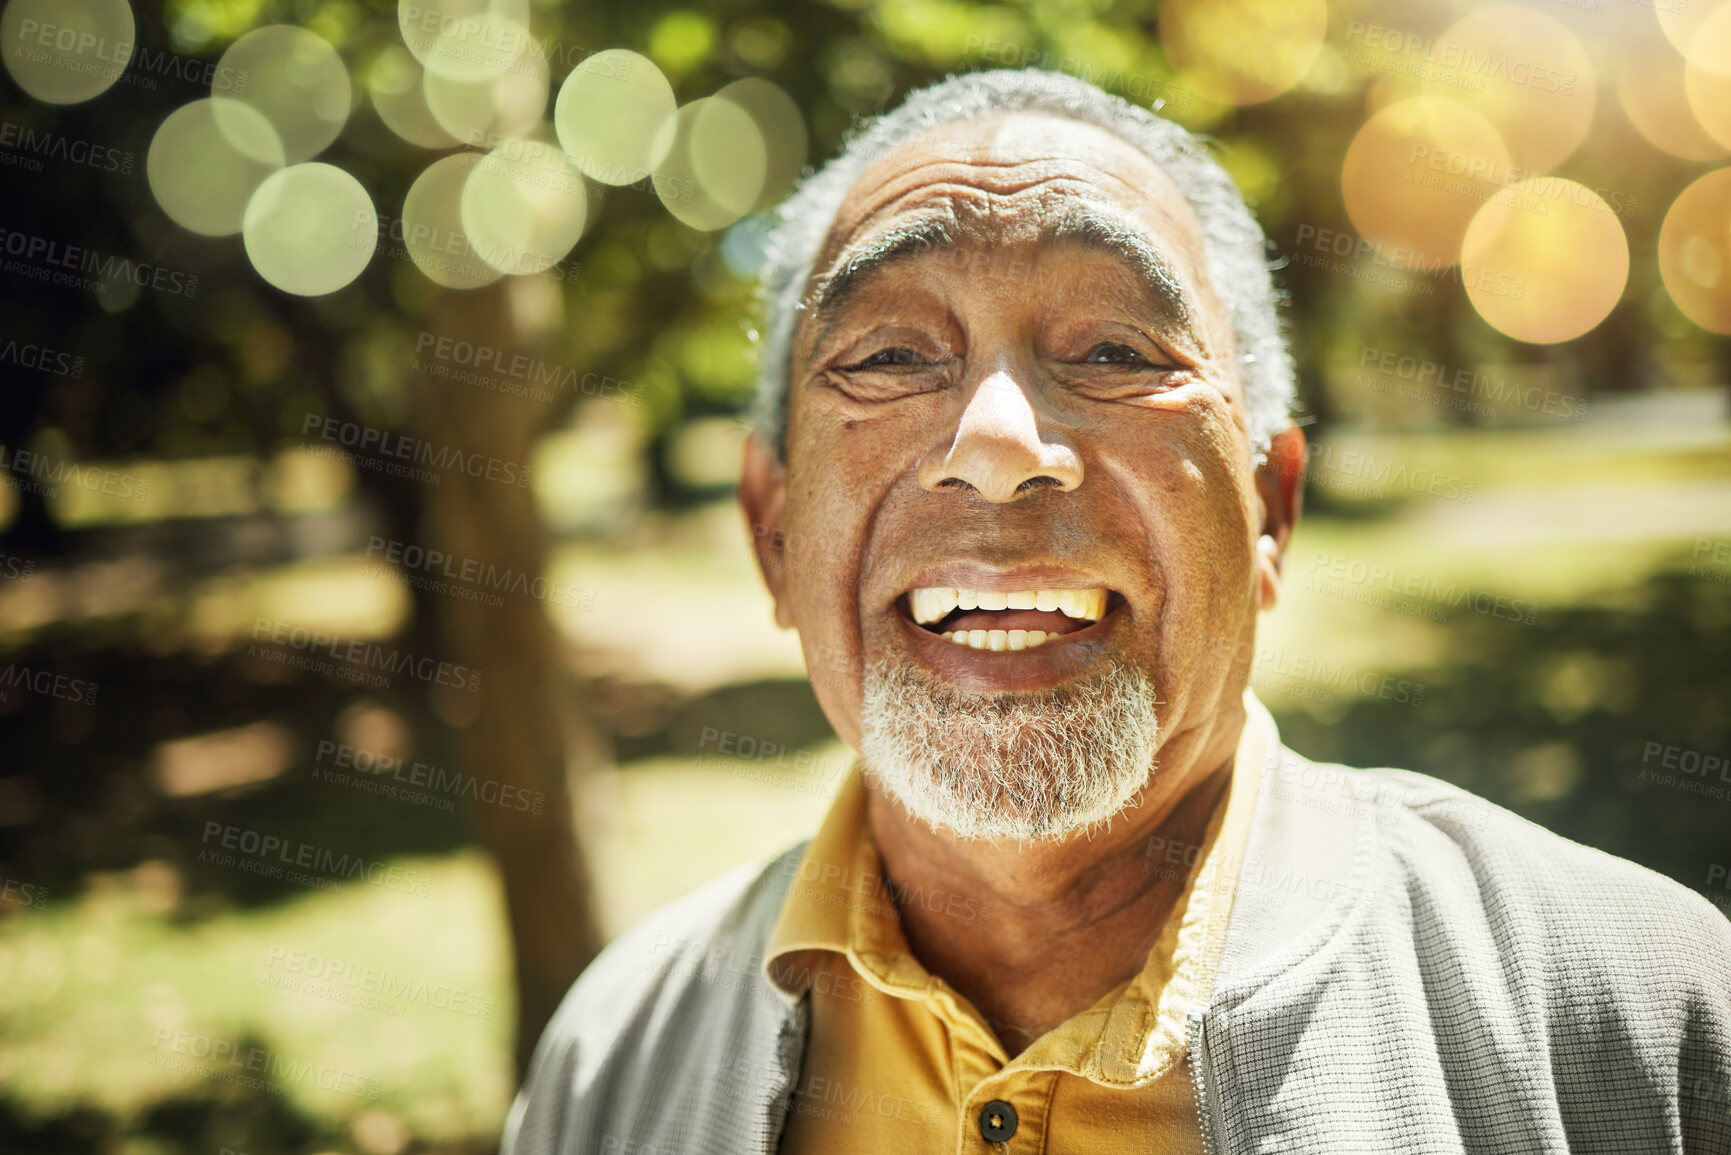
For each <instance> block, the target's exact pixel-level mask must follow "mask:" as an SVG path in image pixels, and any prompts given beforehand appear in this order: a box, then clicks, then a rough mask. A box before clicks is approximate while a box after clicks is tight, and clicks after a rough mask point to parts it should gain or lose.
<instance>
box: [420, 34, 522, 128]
mask: <svg viewBox="0 0 1731 1155" xmlns="http://www.w3.org/2000/svg"><path fill="white" fill-rule="evenodd" d="M549 83H550V81H549V77H548V69H547V57H546V54H545V53H544V52H543V50H542V49H541V46H540V45H539V44H535V43H533V42H531V43H530V44H529V46H528V48H526V49H525V51H524V53H523V54H522V55H521V56H518V57H516V58H515V59H514V60H513V61H512V62H511V64H510V66H509V67H507V68H505V69H502V70H500V71H499V72H496V73H493V74H490V75H487V76H483V77H481V78H480V79H476V80H455V79H452V78H451V77H449V76H445V75H443V74H441V73H437V72H428V73H427V74H426V75H425V76H423V77H422V79H421V90H422V95H423V98H424V99H425V100H426V103H427V109H428V111H429V112H430V113H431V114H432V116H433V119H434V120H435V121H437V122H438V124H439V127H441V128H443V129H444V130H445V131H446V132H448V133H450V134H451V135H452V136H453V137H455V138H456V139H458V140H459V141H462V142H463V143H465V144H470V145H475V146H477V147H482V148H486V147H491V146H492V145H493V144H494V143H496V142H497V141H498V140H499V139H501V138H504V137H515V136H522V135H524V134H526V133H527V132H528V131H529V130H530V129H531V128H533V127H534V126H535V125H536V124H537V123H538V122H539V121H540V120H541V117H542V114H544V113H545V112H546V111H547V91H548V87H549Z"/></svg>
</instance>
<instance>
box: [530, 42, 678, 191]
mask: <svg viewBox="0 0 1731 1155" xmlns="http://www.w3.org/2000/svg"><path fill="white" fill-rule="evenodd" d="M677 114H678V105H677V103H676V102H675V101H674V99H673V86H672V85H670V84H668V83H667V78H666V77H665V76H663V75H662V74H661V70H660V69H659V68H657V67H655V63H654V62H653V61H651V60H650V59H649V58H648V57H646V56H640V55H638V54H637V53H635V52H632V51H630V50H629V49H625V48H609V49H606V50H605V51H602V52H596V53H593V54H591V55H589V56H585V57H584V58H583V60H582V62H581V63H580V64H578V65H577V67H576V68H574V69H572V70H571V75H569V76H567V77H566V78H565V83H564V84H562V85H561V86H560V88H559V99H558V101H556V102H555V104H554V106H553V126H554V128H555V129H556V130H557V131H558V133H559V143H560V145H561V146H563V147H564V149H565V151H566V152H567V153H569V154H570V156H571V162H572V163H573V164H575V165H576V166H577V168H578V170H579V171H580V172H582V174H583V175H584V176H586V177H588V178H590V179H591V180H596V181H600V182H601V183H602V184H610V185H626V184H632V183H634V182H636V181H640V180H642V179H643V178H645V177H647V176H648V175H649V174H650V173H652V172H654V171H655V169H656V167H657V166H658V165H660V164H661V162H662V160H663V159H665V158H666V156H667V153H668V150H669V149H671V148H672V147H673V138H674V135H675V133H674V131H673V129H674V120H675V117H676V116H677Z"/></svg>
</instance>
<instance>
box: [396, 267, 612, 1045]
mask: <svg viewBox="0 0 1731 1155" xmlns="http://www.w3.org/2000/svg"><path fill="white" fill-rule="evenodd" d="M527 280H529V282H530V283H529V285H528V286H526V287H523V288H524V291H527V292H529V293H533V292H537V291H540V290H542V289H545V288H547V287H549V286H548V285H547V284H546V283H545V282H535V281H534V280H533V279H532V278H530V279H527ZM519 288H520V285H519V284H512V285H509V286H507V285H502V284H497V285H493V286H489V287H487V288H485V289H480V290H475V291H469V292H443V293H441V294H440V295H439V298H438V299H437V302H436V304H435V305H434V307H433V309H432V311H431V316H430V317H429V325H430V331H431V332H433V333H434V334H436V335H437V336H438V337H441V338H443V337H449V338H451V339H452V340H453V341H472V342H474V343H475V344H476V345H477V346H484V347H487V348H491V349H498V350H502V351H507V355H509V354H511V353H516V352H519V351H521V352H525V353H531V354H533V352H534V349H533V348H532V346H533V345H534V344H535V343H536V342H535V340H534V339H533V336H532V335H531V334H526V333H525V332H524V331H523V330H524V329H525V328H526V326H524V325H520V324H516V323H514V322H513V308H512V305H513V301H514V300H515V301H518V303H519V304H520V303H521V300H520V298H521V296H522V292H520V291H519ZM543 303H544V302H543ZM415 376H416V380H415V381H413V383H412V384H413V387H414V388H415V389H416V390H417V391H419V392H420V394H421V395H420V396H419V397H417V404H416V410H417V412H418V413H419V414H420V415H421V417H422V420H423V427H422V436H424V437H425V438H426V440H428V441H429V442H431V443H432V447H433V451H434V452H435V453H439V452H440V451H442V450H444V449H446V448H447V447H448V448H451V449H457V450H460V451H462V452H463V453H464V454H483V455H485V456H486V457H488V458H494V459H497V461H499V462H501V463H505V464H506V465H508V466H509V467H510V468H511V469H516V470H522V469H525V468H526V467H527V466H528V465H529V451H530V448H531V445H532V442H533V440H534V438H535V436H536V435H537V434H538V433H539V432H541V430H542V428H543V427H544V426H545V425H546V424H547V423H548V422H549V420H550V419H551V418H552V417H553V416H554V410H553V409H551V408H550V407H549V406H547V405H544V404H541V403H538V402H535V401H532V400H528V399H525V398H518V397H512V396H510V395H508V394H502V393H497V392H494V391H492V390H489V389H486V388H483V387H480V386H477V385H473V384H467V383H462V382H458V381H452V380H449V379H447V378H439V377H435V376H430V375H428V374H427V373H426V372H425V371H424V366H423V367H422V369H420V370H417V372H416V374H415ZM437 472H438V473H439V474H440V481H439V483H438V484H436V485H433V484H430V483H429V484H428V485H427V487H426V524H425V525H424V526H423V527H422V532H421V539H420V544H422V545H424V546H426V547H427V548H428V549H438V550H441V551H443V552H444V553H445V554H446V555H448V556H449V557H450V558H452V559H454V560H453V561H451V562H450V563H447V572H450V573H458V572H460V570H461V567H462V566H464V565H465V564H467V563H470V562H473V563H474V566H475V567H476V568H477V569H481V570H485V567H487V566H489V565H490V566H492V567H494V571H493V573H494V574H500V573H506V572H509V573H511V574H521V575H526V581H525V582H524V583H518V582H516V581H509V582H507V583H505V587H504V588H501V587H500V586H499V585H497V584H495V583H494V582H492V581H491V580H489V579H486V578H483V579H482V580H480V581H478V582H473V583H469V584H470V585H471V586H473V587H475V588H478V589H480V590H482V591H484V592H486V593H489V594H496V595H497V596H498V597H500V598H503V600H504V604H503V605H502V606H496V605H488V604H485V602H483V601H479V600H473V599H470V598H465V597H458V596H450V595H448V594H440V595H437V596H435V597H434V598H433V601H434V602H435V603H437V614H438V623H439V631H438V632H439V635H440V637H441V639H442V643H443V646H444V652H443V654H442V656H443V657H445V658H446V659H448V660H451V661H456V662H461V663H463V664H465V665H468V666H470V667H472V668H475V669H479V670H480V671H481V689H480V691H479V692H478V693H470V692H465V691H448V690H444V689H441V691H440V693H441V694H442V695H443V697H441V698H440V699H438V703H439V705H440V710H439V712H440V713H441V715H442V716H443V717H445V719H446V720H447V721H448V722H449V723H450V724H452V725H453V726H454V727H455V729H456V735H455V742H456V748H457V750H458V752H459V754H460V756H461V759H462V763H463V765H464V766H465V767H466V768H467V769H468V770H469V771H470V772H471V773H473V774H474V775H475V776H476V777H477V778H480V779H481V780H483V781H487V780H489V779H490V780H493V781H496V782H498V783H500V784H501V785H502V786H505V787H516V788H517V789H519V790H521V791H523V792H525V793H524V794H522V795H517V794H511V795H508V796H509V797H510V799H511V804H509V805H504V804H500V805H490V804H487V803H485V802H476V803H475V804H474V813H475V818H476V821H477V825H478V827H479V830H480V832H481V837H482V840H483V843H484V844H485V846H486V848H487V850H488V851H489V852H490V853H491V855H492V856H493V859H494V861H495V862H496V863H497V864H498V867H499V872H500V875H501V878H502V880H503V884H504V892H505V904H506V910H507V914H508V917H509V921H510V929H511V942H512V947H513V951H514V955H515V960H514V961H515V969H516V980H517V992H518V1009H517V1023H516V1042H515V1050H514V1054H515V1059H516V1064H517V1075H518V1078H519V1079H521V1077H522V1076H523V1074H524V1072H525V1071H526V1070H527V1067H528V1060H529V1056H530V1055H531V1053H532V1052H533V1049H534V1046H535V1043H536V1041H537V1040H538V1039H539V1038H540V1035H541V1031H542V1028H544V1027H545V1026H546V1024H547V1020H548V1019H549V1018H550V1017H551V1016H552V1014H553V1011H554V1009H555V1008H556V1007H557V1005H558V1003H559V1000H560V999H561V998H562V997H563V996H564V994H565V992H566V990H567V989H568V988H569V987H570V985H571V983H572V981H573V980H574V979H575V978H576V977H577V975H578V974H579V973H580V972H581V971H582V969H583V967H584V966H585V965H587V964H588V962H589V960H590V959H591V958H593V957H594V956H595V954H596V952H597V951H598V950H599V949H600V947H601V933H600V929H599V926H598V923H597V920H596V917H595V903H594V898H593V891H592V883H591V878H590V874H589V870H588V867H587V864H586V863H585V861H584V857H583V854H582V851H581V848H580V847H579V845H578V842H577V835H576V829H575V823H574V814H573V801H572V791H571V789H570V786H569V783H570V776H569V774H568V771H575V772H576V773H578V774H581V773H583V772H584V771H586V770H587V769H588V768H589V767H588V765H574V766H573V765H568V762H567V748H568V746H567V738H569V739H570V740H571V741H570V743H569V749H570V750H571V752H572V754H573V755H574V759H573V761H587V760H593V759H594V758H595V757H596V749H597V747H596V743H595V741H594V731H593V727H592V725H591V723H590V721H589V719H588V718H587V716H586V714H585V712H584V711H583V710H582V708H581V704H580V703H579V702H577V701H575V700H574V699H573V698H572V696H571V695H570V694H569V693H568V691H567V682H566V679H565V678H564V677H563V674H562V671H561V668H560V663H559V658H558V653H557V648H556V645H555V635H554V630H553V624H552V622H551V621H550V620H549V618H548V610H549V606H548V604H547V603H546V602H544V601H542V600H538V599H537V598H535V597H533V596H530V595H529V594H528V593H525V592H514V591H513V589H512V588H510V587H516V591H521V590H522V589H523V586H524V585H528V586H529V587H531V588H534V587H535V585H536V579H537V578H539V577H541V575H542V574H543V573H544V569H545V563H546V560H547V546H548V541H547V535H546V531H545V529H544V528H543V526H542V523H541V520H540V517H539V515H538V513H537V511H536V508H535V502H534V494H533V492H532V491H531V490H530V489H529V488H527V487H526V486H523V485H519V484H516V483H514V482H513V481H509V480H506V479H505V477H504V476H503V474H502V473H501V475H500V476H496V477H493V478H489V477H487V476H486V471H485V470H482V471H481V475H480V476H472V475H471V474H469V473H468V472H465V471H462V470H459V469H455V468H452V469H445V470H440V471H437ZM451 584H452V585H457V584H460V583H458V582H455V581H453V582H451ZM523 798H527V799H531V800H533V799H542V800H543V801H542V802H541V804H540V806H539V807H538V813H537V812H531V811H529V810H522V809H517V808H516V806H517V805H518V804H519V802H520V800H521V799H523Z"/></svg>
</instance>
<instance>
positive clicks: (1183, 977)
mask: <svg viewBox="0 0 1731 1155" xmlns="http://www.w3.org/2000/svg"><path fill="white" fill-rule="evenodd" d="M1246 705H1247V706H1248V707H1249V709H1250V716H1249V719H1248V720H1247V722H1246V724H1245V727H1244V733H1243V735H1242V737H1241V738H1240V740H1239V745H1238V751H1237V754H1236V756H1235V759H1234V769H1233V771H1232V776H1231V781H1230V782H1229V784H1228V786H1227V789H1226V791H1225V792H1224V793H1223V795H1222V800H1221V802H1220V803H1218V804H1217V805H1216V807H1215V810H1214V813H1213V815H1212V817H1211V818H1210V819H1209V822H1208V825H1207V830H1206V834H1205V835H1204V838H1203V841H1202V843H1201V845H1200V847H1198V848H1197V849H1196V852H1195V853H1194V854H1191V853H1187V849H1188V848H1184V847H1178V846H1171V847H1168V846H1165V845H1164V844H1162V843H1159V842H1158V841H1157V840H1156V841H1151V842H1150V846H1149V853H1148V854H1147V855H1146V856H1145V862H1146V865H1147V869H1149V870H1169V871H1177V872H1180V873H1187V874H1188V879H1187V881H1186V883H1185V885H1184V889H1183V891H1182V893H1181V894H1180V895H1179V898H1178V900H1177V902H1176V903H1175V904H1174V906H1173V909H1172V913H1171V916H1170V918H1169V919H1168V921H1167V923H1166V926H1165V928H1164V929H1163V930H1162V932H1161V934H1160V937H1159V939H1158V941H1157V942H1156V943H1155V944H1154V948H1153V949H1152V950H1151V951H1150V952H1149V954H1148V961H1147V964H1146V965H1145V966H1144V967H1143V968H1142V971H1141V972H1140V973H1139V974H1137V975H1136V976H1135V977H1134V978H1131V979H1130V980H1128V981H1127V982H1125V983H1123V984H1121V985H1120V986H1118V987H1117V988H1115V989H1114V990H1112V991H1109V992H1108V993H1107V994H1105V995H1104V996H1102V997H1101V998H1100V999H1099V1001H1098V1002H1096V1003H1095V1004H1094V1005H1093V1006H1092V1007H1090V1008H1089V1009H1088V1010H1085V1011H1082V1012H1081V1013H1079V1014H1077V1015H1075V1016H1074V1017H1072V1018H1070V1019H1069V1020H1067V1021H1065V1022H1064V1023H1062V1024H1060V1025H1059V1026H1057V1027H1055V1028H1053V1029H1052V1030H1051V1031H1048V1032H1047V1033H1046V1034H1044V1035H1042V1036H1041V1037H1040V1038H1038V1039H1036V1040H1035V1041H1034V1042H1033V1043H1032V1044H1030V1045H1029V1047H1028V1048H1027V1050H1025V1051H1023V1052H1022V1053H1021V1054H1019V1055H1017V1056H1016V1057H1015V1058H1013V1059H1012V1058H1011V1057H1010V1056H1009V1055H1008V1054H1006V1053H1005V1050H1004V1047H1003V1045H1002V1044H1000V1043H999V1042H998V1040H997V1037H996V1036H995V1035H994V1034H993V1033H992V1031H991V1030H990V1029H989V1028H988V1027H987V1025H986V1022H985V1020H984V1019H983V1018H982V1017H981V1016H980V1013H979V1011H978V1010H976V1009H975V1008H974V1006H973V1005H972V1004H971V1003H970V1002H969V1001H968V1000H967V999H966V998H965V997H963V996H962V995H961V994H959V993H958V992H957V991H956V990H955V989H954V988H953V987H951V986H950V985H949V984H948V983H946V982H945V981H944V980H943V979H941V978H938V977H936V976H934V975H932V974H931V973H929V972H928V971H927V970H926V969H925V967H924V966H922V965H921V964H920V962H919V960H918V959H916V958H915V957H914V956H913V954H912V952H911V951H910V950H909V948H908V944H907V939H906V938H905V937H904V936H903V934H902V927H901V920H900V916H899V915H898V914H897V908H896V905H895V902H894V900H893V899H892V897H891V895H890V891H889V888H888V884H887V882H886V880H885V879H884V877H883V864H882V859H881V858H880V857H879V854H878V849H877V844H876V842H875V840H874V839H873V838H872V836H871V831H870V828H869V826H868V824H867V821H866V788H865V783H864V780H863V778H862V777H861V771H860V765H859V762H858V761H857V760H856V761H855V763H854V765H853V767H852V768H851V769H850V771H849V772H848V776H847V778H846V779H845V780H844V781H843V783H842V786H841V788H840V791H839V792H838V793H837V795H836V798H835V800H834V802H833V803H832V804H831V806H830V809H829V812H828V814H827V815H826V817H825V818H824V821H823V824H822V826H821V827H820V828H819V830H818V832H817V835H816V836H815V837H814V838H813V839H812V841H811V844H810V845H809V846H808V847H807V848H806V852H805V855H804V857H803V858H802V859H801V860H800V866H799V871H798V873H797V874H796V875H795V877H794V882H793V884H792V886H791V887H790V890H789V893H788V898H787V902H786V903H785V904H784V905H783V907H782V910H781V914H780V916H779V918H778V919H777V922H776V925H775V929H774V931H773V932H772V934H771V936H770V940H769V946H768V949H767V951H766V952H765V958H764V967H765V972H766V974H767V975H768V977H769V979H770V981H771V982H775V983H777V984H778V985H780V986H781V987H782V988H783V989H784V990H789V991H797V990H799V989H801V988H804V987H806V986H808V985H809V987H810V989H811V991H812V998H811V1010H812V1015H811V1033H810V1037H809V1039H808V1041H807V1043H806V1050H805V1061H804V1066H803V1068H802V1070H801V1071H800V1075H799V1081H798V1082H797V1083H796V1084H795V1086H794V1094H793V1102H792V1105H791V1107H790V1109H789V1113H788V1120H787V1127H786V1129H785V1131H784V1132H783V1135H782V1140H781V1147H780V1155H900V1153H901V1152H931V1151H943V1150H952V1149H953V1150H954V1151H956V1152H957V1153H958V1155H961V1153H964V1152H967V1153H984V1152H993V1153H994V1155H1023V1153H1027V1155H1036V1153H1038V1155H1112V1153H1114V1152H1120V1151H1123V1152H1130V1151H1136V1152H1145V1151H1162V1152H1172V1153H1174V1155H1177V1153H1183V1155H1190V1153H1195V1155H1201V1152H1202V1138H1201V1132H1200V1129H1199V1122H1198V1118H1197V1114H1196V1102H1195V1098H1194V1096H1193V1093H1192V1089H1191V1082H1190V1071H1189V1068H1188V1066H1187V1065H1186V1064H1185V1063H1184V1062H1183V1061H1182V1060H1183V1059H1184V1054H1185V1050H1186V1045H1187V1042H1186V1032H1185V1025H1186V1015H1187V1012H1188V1011H1189V1010H1190V1009H1191V1008H1193V1007H1196V1006H1199V1005H1202V1004H1203V1003H1205V1002H1206V1001H1207V999H1208V995H1209V993H1210V992H1211V991H1212V989H1213V980H1214V970H1215V965H1216V963H1217V961H1218V960H1219V957H1220V948H1221V945H1222V943H1223V941H1224V939H1225V934H1226V923H1227V919H1228V917H1229V916H1230V914H1231V910H1232V899H1233V895H1234V893H1235V889H1236V885H1237V879H1238V866H1239V863H1240V862H1241V861H1242V857H1243V849H1244V843H1245V838H1246V836H1247V835H1248V833H1249V829H1250V814H1251V810H1252V808H1253V807H1254V805H1255V802H1256V795H1257V790H1258V787H1259V785H1260V780H1261V773H1262V759H1263V749H1262V745H1263V742H1262V735H1263V733H1264V731H1263V722H1264V721H1265V719H1266V713H1265V711H1264V709H1263V707H1262V705H1261V703H1259V702H1256V701H1255V700H1254V699H1253V698H1248V697H1247V702H1246ZM902 901H903V902H922V903H925V904H927V905H928V906H929V907H930V908H931V909H933V910H934V911H936V910H945V911H948V912H949V913H950V914H952V915H953V916H954V917H955V919H956V933H958V934H966V933H967V932H968V925H969V923H970V922H971V921H974V920H979V919H988V918H990V917H991V911H990V909H989V908H988V907H986V906H984V905H982V904H981V903H980V902H979V901H978V900H976V899H975V898H973V897H972V896H968V895H956V894H937V893H932V894H921V893H918V892H915V891H910V892H908V893H906V894H903V895H902ZM993 1100H1003V1101H1005V1102H1008V1103H1009V1104H1010V1105H1011V1106H1012V1107H1013V1108H1014V1109H1015V1112H1016V1115H1017V1122H1016V1129H1015V1132H1014V1134H1013V1135H1012V1136H1011V1138H1010V1139H1009V1140H1008V1141H1007V1142H988V1141H987V1140H986V1139H985V1138H984V1136H983V1135H982V1133H981V1129H980V1122H979V1120H980V1111H981V1108H983V1107H984V1106H985V1105H986V1104H987V1103H989V1102H991V1101H993Z"/></svg>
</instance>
